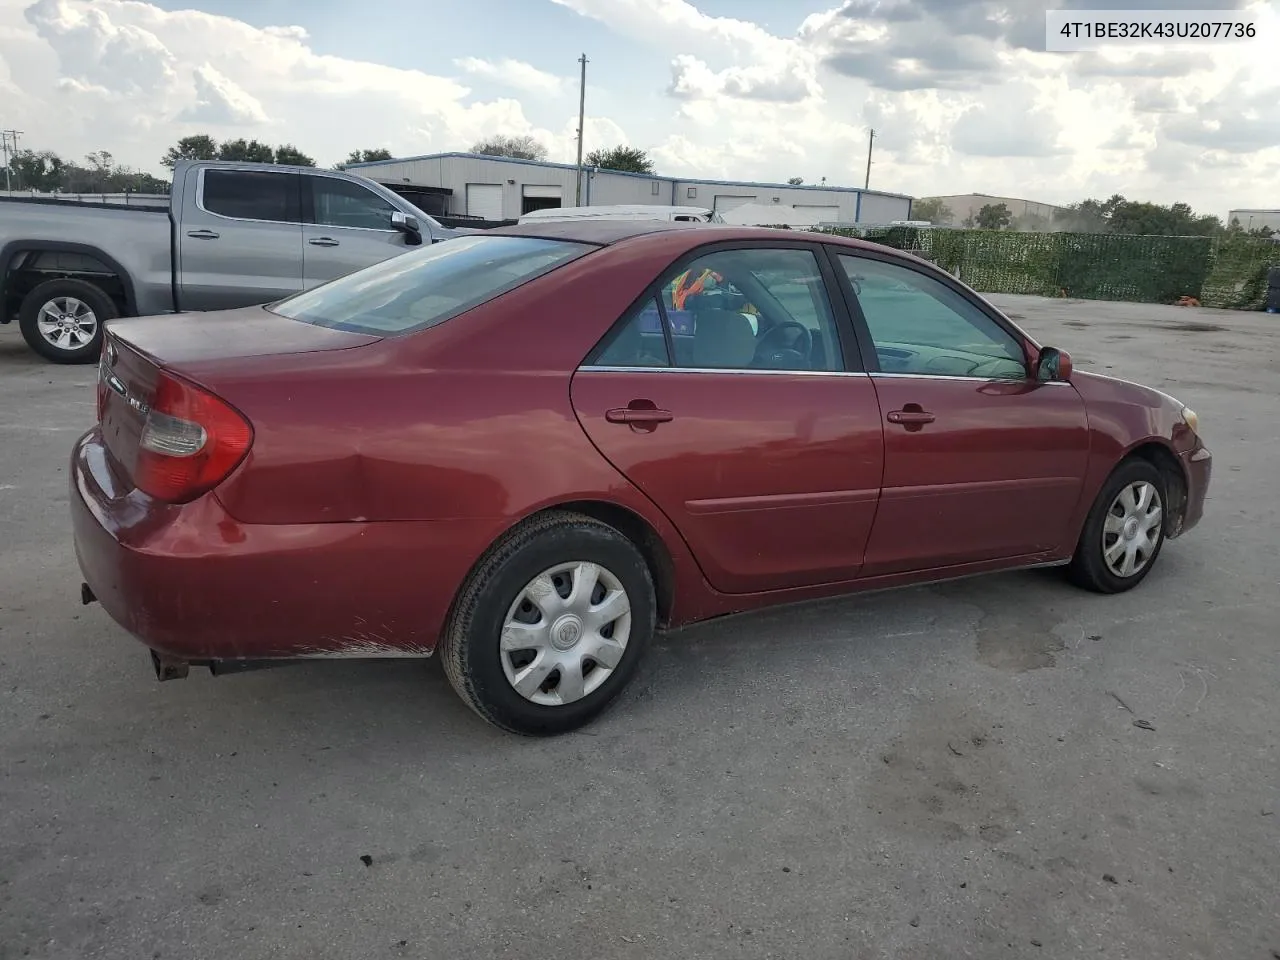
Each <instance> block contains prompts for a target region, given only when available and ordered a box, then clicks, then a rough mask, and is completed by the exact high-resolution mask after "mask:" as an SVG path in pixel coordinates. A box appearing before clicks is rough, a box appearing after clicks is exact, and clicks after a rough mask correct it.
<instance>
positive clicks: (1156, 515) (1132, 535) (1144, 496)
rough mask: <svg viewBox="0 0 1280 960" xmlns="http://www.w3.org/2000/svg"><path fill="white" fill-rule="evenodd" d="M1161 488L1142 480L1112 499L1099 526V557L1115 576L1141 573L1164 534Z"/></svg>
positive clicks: (1128, 486)
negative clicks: (1159, 489) (1100, 529)
mask: <svg viewBox="0 0 1280 960" xmlns="http://www.w3.org/2000/svg"><path fill="white" fill-rule="evenodd" d="M1163 523H1164V512H1163V510H1162V508H1161V504H1160V492H1159V491H1158V490H1156V488H1155V486H1154V485H1152V484H1150V483H1148V482H1147V481H1145V480H1139V481H1138V482H1137V483H1130V484H1127V485H1126V486H1125V487H1124V488H1123V489H1122V490H1121V491H1120V492H1119V493H1118V494H1116V498H1115V499H1114V500H1113V501H1111V507H1110V508H1109V509H1108V510H1107V518H1106V520H1105V521H1104V523H1103V526H1102V557H1103V560H1104V561H1106V564H1107V569H1108V570H1110V571H1111V572H1112V573H1113V574H1115V575H1116V576H1117V577H1123V578H1128V577H1132V576H1136V575H1137V574H1139V573H1141V572H1142V571H1143V570H1144V569H1145V568H1146V566H1147V564H1149V563H1150V562H1151V558H1152V557H1153V556H1154V555H1155V552H1156V547H1158V546H1159V545H1160V538H1161V537H1162V536H1163Z"/></svg>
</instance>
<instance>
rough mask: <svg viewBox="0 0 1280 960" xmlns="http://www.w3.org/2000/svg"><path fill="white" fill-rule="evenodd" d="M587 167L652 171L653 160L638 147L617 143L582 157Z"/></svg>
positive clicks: (623, 170)
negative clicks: (614, 145) (617, 144)
mask: <svg viewBox="0 0 1280 960" xmlns="http://www.w3.org/2000/svg"><path fill="white" fill-rule="evenodd" d="M583 162H584V163H585V164H586V165H587V166H589V167H599V168H600V169H601V170H619V171H621V172H623V173H653V161H652V160H650V159H649V155H648V154H647V153H645V152H644V151H643V150H641V149H639V148H638V147H627V146H623V145H619V146H616V147H611V148H610V149H608V150H592V151H591V152H590V153H588V154H587V155H586V157H585V158H583Z"/></svg>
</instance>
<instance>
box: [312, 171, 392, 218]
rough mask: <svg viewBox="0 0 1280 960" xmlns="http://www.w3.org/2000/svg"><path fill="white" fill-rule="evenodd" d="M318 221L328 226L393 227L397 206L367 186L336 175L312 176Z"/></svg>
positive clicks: (313, 196)
mask: <svg viewBox="0 0 1280 960" xmlns="http://www.w3.org/2000/svg"><path fill="white" fill-rule="evenodd" d="M310 180H311V196H312V198H313V202H314V204H315V222H316V223H318V224H322V225H324V226H327V227H361V228H363V229H365V230H390V229H392V227H391V214H393V213H394V212H395V209H396V208H395V207H394V206H393V205H392V204H391V202H390V201H388V200H385V199H384V198H382V197H380V196H378V195H377V194H376V193H374V192H373V191H372V190H369V189H368V188H367V187H362V186H361V185H360V184H358V183H352V182H351V181H349V180H339V179H337V178H336V177H310Z"/></svg>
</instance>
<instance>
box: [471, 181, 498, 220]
mask: <svg viewBox="0 0 1280 960" xmlns="http://www.w3.org/2000/svg"><path fill="white" fill-rule="evenodd" d="M467 216H469V217H481V218H482V219H485V220H501V219H502V184H500V183H468V184H467Z"/></svg>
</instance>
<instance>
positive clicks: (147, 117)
mask: <svg viewBox="0 0 1280 960" xmlns="http://www.w3.org/2000/svg"><path fill="white" fill-rule="evenodd" d="M199 2H200V0H190V3H197V4H198V3H199ZM554 2H557V3H558V4H559V5H560V6H561V7H562V8H564V9H565V10H566V11H572V12H575V13H576V14H577V15H578V16H580V17H582V18H586V19H589V20H590V21H592V23H591V24H588V23H586V22H585V21H584V22H583V23H582V24H581V25H580V27H579V29H583V28H586V29H590V30H591V31H593V32H595V33H596V35H599V33H601V32H603V31H607V32H608V33H610V34H612V35H613V36H612V37H608V38H605V40H603V41H600V42H599V44H598V47H599V48H601V49H599V52H597V54H595V57H597V58H598V59H599V60H600V61H601V62H602V63H603V62H604V61H605V60H606V57H607V53H606V51H607V50H608V47H609V44H612V45H613V46H614V47H615V48H616V47H617V46H618V45H619V44H620V43H626V44H627V46H628V47H629V50H628V54H627V70H628V72H627V75H626V79H625V80H623V81H616V80H613V81H611V80H608V79H600V78H604V77H607V76H608V71H607V70H601V71H598V72H597V73H596V74H594V76H596V77H597V78H598V79H596V80H594V81H593V84H592V86H591V88H590V89H589V91H588V101H587V106H588V109H589V110H591V111H592V113H591V114H589V115H588V117H587V132H586V137H585V147H586V149H587V150H591V149H595V148H598V147H608V146H613V145H615V144H617V143H627V144H631V145H634V146H637V147H640V148H642V149H645V150H648V151H649V152H650V155H651V156H652V157H653V158H654V159H655V161H656V162H657V165H658V169H659V170H660V171H661V172H663V173H670V174H680V175H690V176H702V177H714V178H719V179H742V180H756V181H766V180H785V179H786V178H787V177H790V176H800V177H803V178H804V179H805V181H806V182H807V183H816V182H818V181H819V180H821V179H822V178H823V177H826V178H827V180H828V181H829V182H830V183H832V184H837V185H844V186H852V185H861V184H862V182H863V176H864V175H865V163H866V150H867V136H868V128H869V127H874V128H875V130H876V141H875V150H874V156H873V160H874V164H873V166H872V170H871V183H872V186H873V187H880V188H883V189H885V190H890V191H894V192H902V193H910V194H915V195H921V196H927V195H936V194H946V193H965V192H972V191H978V192H985V193H990V194H1001V195H1007V194H1011V195H1016V196H1026V197H1028V198H1031V199H1038V200H1044V201H1047V202H1059V203H1062V202H1071V201H1073V200H1079V199H1080V198H1081V197H1086V196H1099V195H1101V196H1108V195H1110V194H1112V193H1117V192H1120V193H1124V194H1125V195H1126V196H1132V197H1136V198H1141V199H1151V200H1157V201H1159V202H1165V203H1168V202H1173V201H1175V200H1184V201H1187V202H1190V203H1192V204H1193V205H1196V206H1197V207H1198V208H1207V209H1226V208H1227V207H1228V206H1265V205H1266V204H1267V203H1271V202H1272V200H1271V198H1270V197H1269V196H1268V195H1267V189H1268V187H1269V185H1270V184H1272V183H1274V182H1275V175H1276V172H1277V169H1278V168H1280V145H1277V144H1276V143H1275V139H1276V136H1275V135H1274V134H1272V133H1270V131H1277V132H1278V133H1280V116H1277V114H1276V108H1275V107H1274V105H1275V104H1280V77H1277V75H1276V74H1275V71H1274V66H1273V63H1272V61H1273V59H1274V54H1273V52H1272V50H1271V48H1270V46H1269V45H1268V44H1267V43H1265V42H1258V43H1251V44H1244V45H1239V46H1232V47H1213V46H1206V47H1204V48H1203V49H1202V50H1197V51H1193V52H1194V54H1195V57H1194V59H1190V58H1188V57H1187V56H1186V55H1185V54H1184V53H1178V54H1176V55H1175V54H1173V53H1170V52H1168V51H1160V50H1156V49H1151V50H1142V51H1138V52H1137V53H1136V54H1126V55H1124V56H1121V55H1119V54H1116V53H1112V52H1110V51H1107V52H1105V53H1090V54H1047V53H1044V52H1043V50H1042V48H1043V42H1044V8H1045V5H1046V2H1047V0H846V2H843V3H842V2H840V0H828V9H826V10H824V11H820V12H818V13H813V14H811V15H809V16H807V17H804V18H803V19H802V20H801V22H800V23H799V24H798V26H796V27H795V28H794V29H789V30H788V31H786V32H785V33H779V32H778V31H777V30H770V29H766V28H765V27H764V26H762V25H761V24H758V23H752V22H750V21H749V20H747V19H744V18H743V17H730V16H714V15H711V14H709V13H706V12H704V11H702V10H699V9H698V7H697V6H695V5H694V3H691V2H688V0H554ZM694 2H697V0H694ZM1119 2H1120V0H1117V3H1119ZM1182 2H1183V0H1158V2H1154V3H1150V2H1149V0H1123V5H1124V6H1125V7H1128V8H1131V9H1132V8H1134V7H1146V6H1149V5H1151V6H1157V7H1164V8H1168V7H1171V6H1179V5H1181V4H1182ZM190 3H189V4H188V5H190ZM170 5H173V6H176V4H166V6H170ZM1053 5H1054V6H1058V7H1063V6H1066V7H1072V8H1075V9H1081V8H1084V7H1092V6H1104V5H1105V6H1111V5H1112V4H1111V3H1109V2H1104V0H1053ZM1220 5H1221V4H1220V3H1218V2H1217V0H1188V8H1196V7H1200V6H1220ZM1237 5H1239V4H1238V3H1237ZM220 7H221V8H223V9H228V8H230V5H227V4H221V5H220ZM298 9H299V10H303V9H304V8H302V7H299V8H298ZM741 9H752V8H751V7H749V6H747V5H744V6H743V7H742V8H741ZM1257 10H1258V23H1259V30H1260V32H1262V33H1263V35H1264V36H1276V35H1280V15H1278V14H1277V10H1276V7H1275V4H1274V3H1271V4H1270V5H1269V6H1266V7H1258V8H1257ZM297 16H298V17H299V18H300V19H302V20H303V22H304V23H306V24H308V25H309V24H310V20H309V19H307V17H308V16H310V14H309V12H306V13H304V12H300V13H298V14H297ZM458 16H461V14H458ZM446 21H447V16H446ZM568 24H569V29H570V30H571V31H572V30H573V29H574V27H573V20H572V19H569V21H568ZM596 24H602V25H603V31H602V30H601V28H599V27H597V26H596ZM448 25H449V24H448V23H447V22H446V23H444V24H443V26H442V29H444V28H446V27H448ZM568 39H569V40H571V42H572V44H573V46H572V49H574V50H576V49H578V48H579V43H578V38H577V37H576V36H574V35H573V34H572V33H569V34H568ZM595 48H596V45H595V44H593V45H592V46H588V47H587V49H595ZM330 49H331V50H334V52H330V53H320V52H318V50H317V49H316V48H315V46H313V41H312V39H311V38H310V37H309V35H308V32H307V29H306V27H304V26H296V25H281V26H269V27H257V26H253V25H250V24H248V23H245V22H242V21H240V20H237V19H235V18H234V17H230V16H215V15H211V14H207V13H202V12H199V11H197V10H192V9H182V10H164V9H161V8H159V7H157V6H155V5H153V4H152V3H149V2H146V0H0V91H2V92H3V98H4V110H5V117H4V120H5V125H6V126H12V127H15V128H17V129H21V130H25V131H26V134H25V136H24V138H23V146H24V147H25V146H30V147H32V148H34V149H53V150H56V151H57V152H59V153H60V154H62V155H63V156H65V157H68V158H74V157H77V156H82V155H83V154H85V153H88V152H89V151H92V150H98V149H108V150H110V151H111V152H112V153H113V154H114V155H115V156H116V158H117V159H118V160H119V161H120V162H123V163H128V164H131V165H133V166H137V167H142V168H145V169H150V170H152V171H153V172H161V171H160V167H159V163H158V161H159V158H160V156H161V155H162V154H163V153H164V150H165V148H166V147H168V146H169V145H171V144H173V143H174V142H175V141H176V140H177V139H178V138H179V137H182V136H185V135H187V134H191V133H199V132H209V133H211V134H214V135H215V136H218V137H220V138H223V139H226V138H234V137H238V136H244V137H253V138H257V139H259V140H265V141H268V142H273V143H294V144H297V146H298V147H299V148H300V149H301V150H303V151H304V152H306V153H308V154H310V155H312V156H314V157H315V158H316V159H317V160H318V161H320V162H321V163H332V162H335V161H337V160H340V159H341V158H343V157H345V156H346V155H347V154H348V153H349V152H350V151H351V150H353V149H360V148H366V147H373V146H386V147H387V148H388V149H390V150H391V151H392V152H393V153H396V154H400V155H409V154H422V153H431V152H436V151H444V150H465V149H467V148H468V147H470V146H471V144H472V143H474V142H475V141H476V140H479V139H480V138H482V137H485V136H489V135H492V134H497V133H502V134H515V135H520V134H530V135H532V136H534V137H536V138H537V139H539V140H540V141H541V142H543V143H544V144H546V145H547V147H548V149H549V151H550V155H551V158H552V159H555V160H561V161H571V160H572V159H573V157H574V155H575V152H576V147H577V143H576V136H575V135H576V127H577V98H576V77H574V76H570V77H568V78H557V77H555V76H553V75H552V74H548V73H546V72H545V71H542V70H539V69H538V68H536V67H533V66H531V65H530V64H528V63H527V62H525V61H524V60H523V59H521V58H522V57H524V56H528V54H526V53H522V52H521V50H520V46H519V44H517V43H515V42H512V43H510V44H508V45H506V46H504V45H503V43H502V42H501V41H500V40H496V41H494V42H493V43H490V44H486V45H485V48H484V49H482V50H481V49H476V50H458V51H455V53H454V54H451V56H452V55H456V56H458V57H459V59H458V60H457V61H456V62H455V61H452V60H450V61H432V60H424V61H423V63H424V66H423V68H422V69H403V68H396V67H391V66H386V65H383V64H379V63H373V62H369V61H367V60H361V59H358V58H355V57H350V56H342V55H340V54H341V48H340V47H339V48H336V49H334V48H330ZM574 56H576V53H575V54H574ZM664 90H665V93H666V95H665V96H662V95H661V94H662V92H663V91H664ZM493 91H503V94H504V95H499V94H497V93H494V92H493ZM649 92H652V93H654V94H657V96H653V97H650V96H646V95H645V94H646V93H649Z"/></svg>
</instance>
